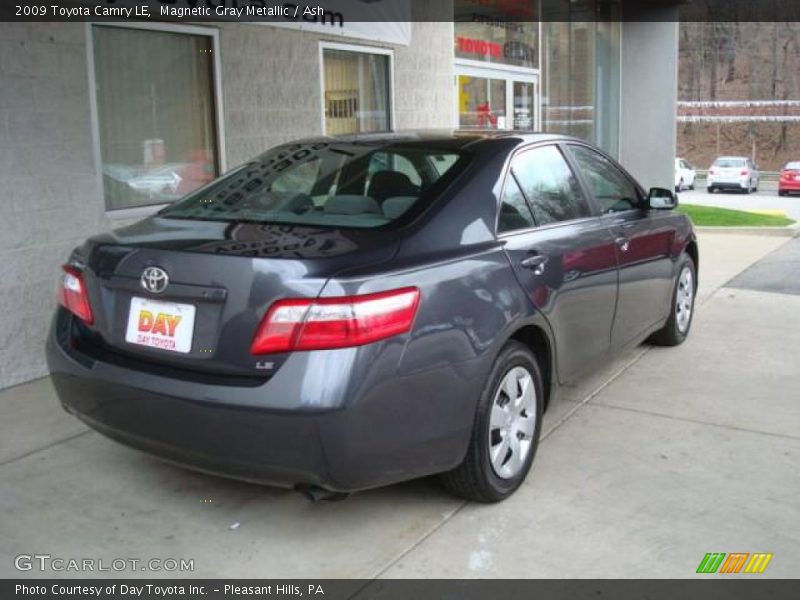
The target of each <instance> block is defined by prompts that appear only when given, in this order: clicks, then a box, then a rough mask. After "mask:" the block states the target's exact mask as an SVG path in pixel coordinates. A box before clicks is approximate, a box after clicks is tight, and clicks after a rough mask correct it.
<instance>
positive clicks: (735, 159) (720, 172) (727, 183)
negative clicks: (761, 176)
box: [706, 156, 758, 194]
mask: <svg viewBox="0 0 800 600" xmlns="http://www.w3.org/2000/svg"><path fill="white" fill-rule="evenodd" d="M706 188H707V189H708V193H709V194H711V193H713V192H714V190H721V189H730V190H740V191H742V192H744V193H745V194H749V193H750V192H757V191H758V167H757V166H756V164H755V163H754V162H753V161H752V160H750V159H749V158H747V157H746V156H720V157H719V158H717V160H715V161H714V164H713V165H711V168H709V169H708V178H707V179H706Z"/></svg>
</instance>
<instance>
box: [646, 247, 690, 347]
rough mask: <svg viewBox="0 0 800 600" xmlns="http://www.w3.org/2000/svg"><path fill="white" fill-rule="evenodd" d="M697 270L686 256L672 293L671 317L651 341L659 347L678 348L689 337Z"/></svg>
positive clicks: (685, 255) (682, 261)
mask: <svg viewBox="0 0 800 600" xmlns="http://www.w3.org/2000/svg"><path fill="white" fill-rule="evenodd" d="M696 281H697V270H696V269H695V266H694V261H693V260H692V257H691V256H689V255H687V254H684V255H683V258H682V259H681V263H680V268H679V269H678V279H677V280H676V281H675V289H674V290H673V292H672V305H671V308H670V315H669V319H667V322H666V323H665V324H664V327H663V328H662V329H660V330H659V331H657V332H655V333H654V334H653V335H652V336H651V337H650V341H651V342H653V343H655V344H658V345H659V346H677V345H678V344H682V343H683V341H684V340H685V339H686V337H687V336H688V335H689V328H690V327H691V326H692V317H693V316H694V298H695V295H696V291H697V286H696V283H695V282H696Z"/></svg>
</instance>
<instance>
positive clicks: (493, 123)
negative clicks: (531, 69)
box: [456, 65, 540, 131]
mask: <svg viewBox="0 0 800 600" xmlns="http://www.w3.org/2000/svg"><path fill="white" fill-rule="evenodd" d="M456 86H457V90H456V92H457V93H456V97H457V99H458V111H457V115H458V116H457V127H458V128H460V129H506V130H510V129H513V130H517V131H536V130H538V129H539V128H540V124H539V77H538V75H536V74H529V73H521V72H517V71H510V70H504V69H496V68H492V69H487V68H481V67H472V66H464V65H456Z"/></svg>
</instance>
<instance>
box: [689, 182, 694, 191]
mask: <svg viewBox="0 0 800 600" xmlns="http://www.w3.org/2000/svg"><path fill="white" fill-rule="evenodd" d="M689 189H690V190H692V191H694V182H692V185H690V186H689Z"/></svg>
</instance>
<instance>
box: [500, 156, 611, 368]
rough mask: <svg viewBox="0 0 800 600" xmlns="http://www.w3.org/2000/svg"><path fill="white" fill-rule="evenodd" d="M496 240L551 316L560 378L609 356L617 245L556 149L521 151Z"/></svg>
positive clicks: (535, 300) (534, 298)
mask: <svg viewBox="0 0 800 600" xmlns="http://www.w3.org/2000/svg"><path fill="white" fill-rule="evenodd" d="M498 235H499V236H500V239H501V240H503V241H504V242H505V250H506V252H507V254H508V257H509V260H510V261H511V265H512V266H513V268H514V270H515V272H516V274H517V277H518V279H519V281H520V283H521V284H522V286H523V287H524V288H525V290H526V291H527V292H528V295H529V297H530V299H531V301H532V302H533V304H534V305H535V306H536V308H537V309H538V310H540V311H541V312H542V313H543V314H544V315H545V316H546V317H547V319H548V321H549V323H550V325H551V328H552V332H553V335H554V338H555V346H556V348H555V351H556V356H557V364H558V374H559V379H560V380H561V381H568V380H570V379H573V378H575V377H576V376H577V375H578V374H580V373H581V372H582V371H584V370H586V369H589V368H591V367H592V366H594V365H595V364H596V363H597V362H598V361H600V360H601V359H602V358H603V357H604V356H605V355H606V353H607V352H608V350H609V346H610V338H611V328H612V323H613V318H614V308H615V304H616V299H617V265H616V255H615V251H614V241H613V238H612V236H611V233H610V232H609V230H608V228H607V227H606V226H605V224H604V223H603V222H602V220H601V219H599V218H598V217H597V213H596V210H595V208H594V207H593V206H592V204H591V202H590V201H589V200H588V199H587V198H586V197H585V196H584V194H583V191H582V189H581V186H580V185H579V182H578V179H577V178H576V177H575V174H574V173H573V171H572V169H571V168H570V166H569V164H568V163H567V161H566V160H565V158H564V155H563V153H562V151H561V149H560V148H559V147H558V146H557V145H543V146H537V147H534V148H531V149H526V150H524V151H522V152H520V153H518V154H517V155H516V156H515V157H514V159H513V161H512V166H511V169H510V171H509V173H508V174H507V176H506V180H505V185H504V191H503V196H502V202H501V208H500V215H499V218H498Z"/></svg>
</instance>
